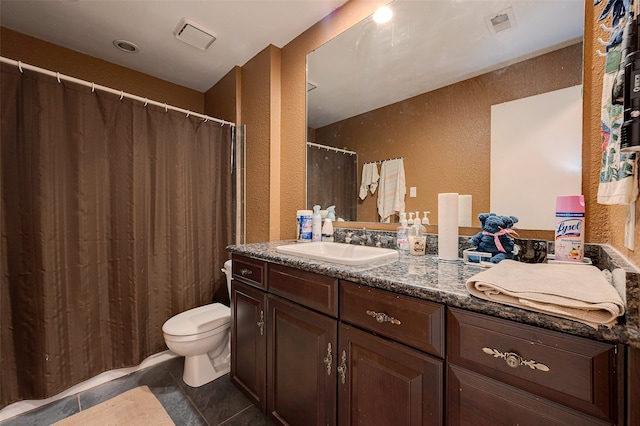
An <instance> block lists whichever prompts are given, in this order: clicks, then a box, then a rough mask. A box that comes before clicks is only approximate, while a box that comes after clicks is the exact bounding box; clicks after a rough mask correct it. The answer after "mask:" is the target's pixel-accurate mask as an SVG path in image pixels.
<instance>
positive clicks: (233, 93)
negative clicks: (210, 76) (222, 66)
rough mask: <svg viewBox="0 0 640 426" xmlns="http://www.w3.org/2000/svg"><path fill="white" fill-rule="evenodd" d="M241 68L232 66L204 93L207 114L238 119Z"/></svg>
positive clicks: (224, 118)
mask: <svg viewBox="0 0 640 426" xmlns="http://www.w3.org/2000/svg"><path fill="white" fill-rule="evenodd" d="M241 76H242V69H241V68H240V67H234V68H233V69H232V70H231V71H229V72H228V73H227V74H226V75H225V76H224V77H222V78H221V79H220V81H218V82H217V83H216V84H215V86H213V87H212V88H210V89H209V90H207V91H206V92H205V94H204V110H205V113H206V114H207V115H210V116H212V117H216V118H221V119H223V120H227V121H231V122H234V123H235V122H238V121H239V120H240V98H241V95H242V94H241V92H240V89H241Z"/></svg>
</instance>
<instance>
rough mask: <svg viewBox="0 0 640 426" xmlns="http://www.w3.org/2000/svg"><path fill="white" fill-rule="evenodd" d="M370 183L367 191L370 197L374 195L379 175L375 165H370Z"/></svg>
mask: <svg viewBox="0 0 640 426" xmlns="http://www.w3.org/2000/svg"><path fill="white" fill-rule="evenodd" d="M371 165H372V166H373V167H372V170H371V183H370V184H369V191H371V195H373V194H375V193H376V188H378V179H380V175H379V174H378V165H377V164H376V163H372V164H371Z"/></svg>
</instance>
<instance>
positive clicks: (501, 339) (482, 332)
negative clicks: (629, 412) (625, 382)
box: [447, 308, 624, 426]
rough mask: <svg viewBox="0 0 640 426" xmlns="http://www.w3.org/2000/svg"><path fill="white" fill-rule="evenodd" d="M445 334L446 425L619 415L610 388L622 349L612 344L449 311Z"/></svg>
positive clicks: (588, 420) (614, 420) (613, 418)
mask: <svg viewBox="0 0 640 426" xmlns="http://www.w3.org/2000/svg"><path fill="white" fill-rule="evenodd" d="M447 331H448V336H447V357H448V371H447V377H448V383H447V409H448V413H447V419H448V424H450V425H461V424H474V425H492V426H493V425H507V424H521V425H528V424H530V425H540V424H545V425H552V424H566V425H583V424H585V425H590V424H594V425H596V424H597V425H605V424H607V425H611V424H618V419H619V418H620V419H622V418H623V416H622V415H621V414H620V413H619V412H618V410H619V408H618V407H622V406H623V405H624V404H623V403H622V402H621V403H620V404H618V401H619V400H620V401H621V400H623V397H622V395H618V392H619V389H618V386H617V385H616V383H618V382H619V378H618V377H617V376H618V375H619V373H620V372H619V370H618V368H620V369H622V368H623V365H624V363H623V358H622V352H623V351H618V350H617V349H618V348H617V347H616V346H615V345H611V344H607V343H602V342H597V341H593V340H588V339H584V338H580V337H576V336H570V335H567V334H563V333H558V332H554V331H550V330H544V329H540V328H538V327H533V326H529V325H525V324H519V323H514V322H512V321H506V320H502V319H498V318H493V317H489V316H486V315H482V314H477V313H472V312H467V311H463V310H460V309H455V308H450V309H449V310H448V319H447ZM620 380H622V378H620ZM621 393H622V392H621Z"/></svg>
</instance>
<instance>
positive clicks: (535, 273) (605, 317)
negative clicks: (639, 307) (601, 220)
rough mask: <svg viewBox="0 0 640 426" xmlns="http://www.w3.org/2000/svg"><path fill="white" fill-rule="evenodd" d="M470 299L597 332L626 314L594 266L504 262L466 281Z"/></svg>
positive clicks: (618, 298)
mask: <svg viewBox="0 0 640 426" xmlns="http://www.w3.org/2000/svg"><path fill="white" fill-rule="evenodd" d="M467 290H468V291H469V293H471V295H473V296H476V297H479V298H481V299H485V300H490V301H493V302H499V303H504V304H505V305H511V306H516V307H518V308H523V309H528V310H531V311H537V312H542V313H545V314H549V315H554V316H558V317H562V318H567V319H570V320H574V321H579V322H582V323H585V324H587V325H590V326H591V327H594V328H598V325H599V324H602V325H605V326H607V327H609V328H611V326H613V325H614V324H615V322H616V318H617V317H618V316H621V315H623V314H624V303H623V302H622V299H621V298H620V295H619V294H618V292H617V291H616V289H615V288H614V287H613V286H612V285H611V284H610V283H609V281H607V279H606V277H605V275H604V273H603V272H602V271H600V270H599V269H598V268H596V267H595V266H588V265H566V264H560V265H559V264H540V263H535V264H534V263H522V262H517V261H514V260H503V261H501V262H500V263H498V264H497V265H496V266H494V267H492V268H490V269H487V270H485V271H482V272H480V273H479V274H476V275H474V276H473V277H471V278H469V279H468V280H467Z"/></svg>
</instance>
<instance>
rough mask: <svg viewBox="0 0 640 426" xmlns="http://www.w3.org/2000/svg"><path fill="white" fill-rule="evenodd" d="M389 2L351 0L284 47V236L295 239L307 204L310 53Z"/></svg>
mask: <svg viewBox="0 0 640 426" xmlns="http://www.w3.org/2000/svg"><path fill="white" fill-rule="evenodd" d="M384 3H388V1H384V0H382V1H370V0H351V1H349V2H348V3H346V4H344V5H343V6H342V7H341V8H339V9H336V10H335V11H334V12H333V13H332V14H330V15H329V16H327V17H326V18H324V19H323V20H321V21H320V22H318V23H317V24H315V25H314V26H312V27H311V28H309V29H308V30H307V31H305V32H304V33H302V34H300V35H299V36H298V37H296V38H295V39H294V40H293V41H291V42H290V43H289V44H287V45H286V46H284V47H283V48H282V113H281V114H282V120H281V121H282V133H281V151H282V160H281V174H280V181H281V188H280V221H281V226H280V238H281V239H287V238H295V235H296V234H295V217H296V210H298V209H301V208H304V206H305V205H306V172H305V169H306V143H305V142H306V122H307V117H306V87H307V74H306V69H307V54H309V53H310V52H312V51H313V50H315V49H317V48H318V47H320V46H321V45H322V44H324V43H326V42H327V41H329V40H331V39H332V38H333V37H335V36H337V35H338V34H340V33H341V32H343V31H344V30H346V29H348V28H350V27H351V26H353V25H354V24H355V23H357V22H360V21H361V20H362V19H364V18H366V17H367V16H369V15H370V14H371V13H372V12H373V11H374V10H375V9H376V8H377V7H378V6H379V5H381V4H384Z"/></svg>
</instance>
